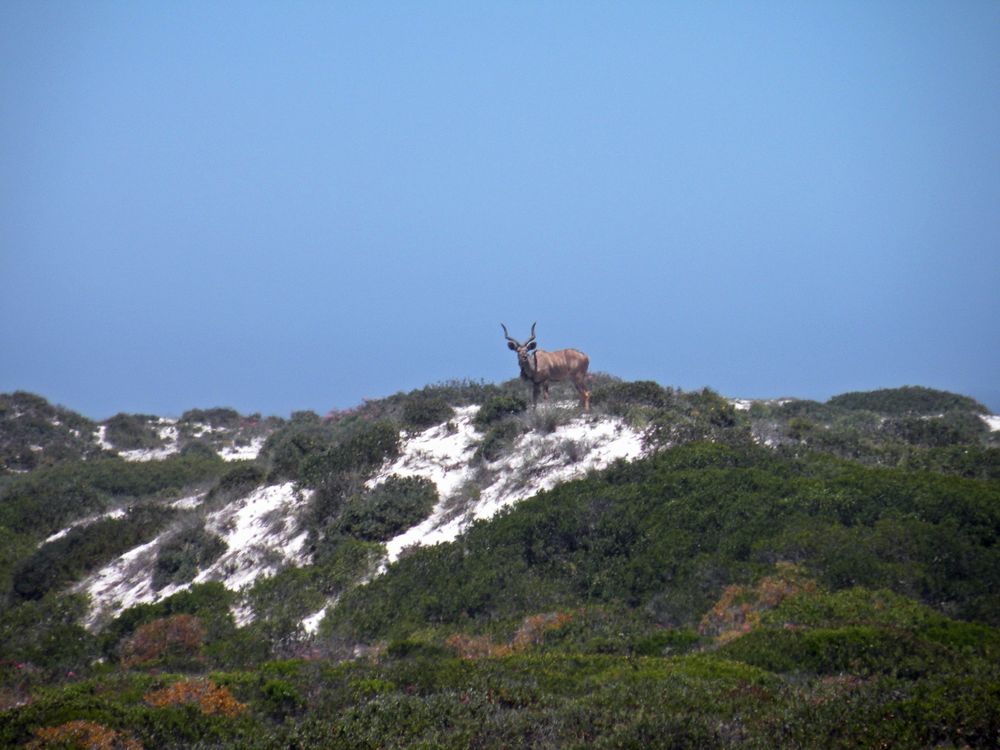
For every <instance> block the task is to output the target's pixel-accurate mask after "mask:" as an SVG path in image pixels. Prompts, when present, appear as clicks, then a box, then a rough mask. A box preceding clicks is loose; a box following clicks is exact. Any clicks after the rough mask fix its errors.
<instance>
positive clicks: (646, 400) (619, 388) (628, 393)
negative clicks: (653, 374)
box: [591, 380, 673, 416]
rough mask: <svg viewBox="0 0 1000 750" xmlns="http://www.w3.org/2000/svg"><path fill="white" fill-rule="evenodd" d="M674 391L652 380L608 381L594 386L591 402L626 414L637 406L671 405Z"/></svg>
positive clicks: (663, 406)
mask: <svg viewBox="0 0 1000 750" xmlns="http://www.w3.org/2000/svg"><path fill="white" fill-rule="evenodd" d="M672 397H673V391H672V390H671V389H669V388H663V387H662V386H661V385H660V384H659V383H654V382H653V381H651V380H637V381H633V382H617V383H608V384H607V385H604V386H602V387H599V388H594V390H593V392H592V394H591V403H592V404H593V405H594V406H595V407H600V408H601V409H604V410H605V411H607V412H609V413H611V414H617V415H618V416H625V415H626V414H628V412H629V411H630V410H631V409H634V408H636V407H651V408H654V409H663V408H665V407H667V406H669V405H670V403H671V400H672Z"/></svg>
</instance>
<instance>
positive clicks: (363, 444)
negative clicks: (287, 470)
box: [300, 422, 399, 487]
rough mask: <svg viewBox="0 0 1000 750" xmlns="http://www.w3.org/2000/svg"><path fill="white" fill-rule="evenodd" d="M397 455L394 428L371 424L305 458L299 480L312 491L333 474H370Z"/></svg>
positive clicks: (397, 434) (397, 438) (397, 439)
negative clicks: (353, 472) (369, 472)
mask: <svg viewBox="0 0 1000 750" xmlns="http://www.w3.org/2000/svg"><path fill="white" fill-rule="evenodd" d="M397 455H399V430H398V428H397V427H396V426H395V425H393V424H392V423H390V422H371V423H367V424H364V425H363V426H362V427H361V429H359V430H358V432H357V434H354V435H352V436H351V437H349V438H348V439H347V440H345V441H344V442H342V443H339V444H337V445H334V446H332V447H328V448H325V449H324V450H322V451H320V452H317V453H312V454H309V455H308V456H306V457H305V458H304V459H303V461H302V467H301V472H300V474H301V476H300V479H301V480H302V482H304V483H305V484H306V485H307V486H310V487H316V486H319V485H320V484H322V483H323V482H325V481H328V480H330V479H331V478H332V477H334V475H337V474H341V473H344V472H351V471H360V472H365V471H372V470H374V469H377V468H378V467H379V466H381V465H382V462H383V461H385V460H386V459H388V458H395V457H396V456H397Z"/></svg>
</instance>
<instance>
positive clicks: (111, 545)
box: [13, 505, 173, 599]
mask: <svg viewBox="0 0 1000 750" xmlns="http://www.w3.org/2000/svg"><path fill="white" fill-rule="evenodd" d="M172 515H173V514H172V512H171V511H170V510H168V509H164V508H159V507H155V506H150V505H143V506H138V507H136V508H134V509H129V512H128V513H127V514H126V515H125V516H124V517H123V518H104V519H101V520H98V521H95V522H94V523H91V524H87V525H84V526H77V527H75V528H73V529H71V530H70V531H69V532H68V533H67V534H66V535H65V536H62V537H60V538H59V539H56V540H54V541H52V542H49V543H48V544H45V545H42V546H41V547H39V548H38V549H37V550H36V551H35V552H34V553H33V554H32V555H30V556H29V557H28V558H26V559H24V560H23V561H21V563H20V564H18V566H17V567H16V568H15V569H14V581H13V590H14V594H15V596H17V597H19V598H20V599H40V598H41V597H42V596H44V595H45V594H47V593H48V592H49V591H52V590H54V589H56V588H59V587H61V586H64V585H66V584H68V583H70V582H71V581H74V580H77V579H78V578H79V577H81V576H83V575H86V574H87V573H90V572H91V571H93V570H95V569H96V568H98V567H99V566H101V565H103V564H104V563H106V562H108V561H110V560H112V559H114V558H115V557H117V556H118V555H120V554H122V553H124V552H127V551H128V550H130V549H132V548H133V547H136V546H138V545H139V544H142V543H143V542H146V541H149V540H150V539H151V538H153V536H155V534H156V533H157V532H158V531H159V530H160V529H161V528H163V526H164V524H165V523H166V522H167V520H168V519H170V518H171V517H172Z"/></svg>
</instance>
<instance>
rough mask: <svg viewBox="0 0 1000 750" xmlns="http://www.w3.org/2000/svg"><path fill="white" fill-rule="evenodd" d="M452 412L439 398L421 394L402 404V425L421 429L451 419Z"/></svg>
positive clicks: (446, 403)
mask: <svg viewBox="0 0 1000 750" xmlns="http://www.w3.org/2000/svg"><path fill="white" fill-rule="evenodd" d="M454 413H455V412H454V410H453V409H452V408H451V407H450V406H449V405H448V402H446V401H445V400H444V399H443V398H441V397H440V396H433V395H426V394H421V395H419V396H414V397H412V398H409V399H407V400H406V403H404V404H403V416H402V420H403V425H404V426H405V427H408V428H410V429H423V428H425V427H431V426H433V425H436V424H441V423H442V422H446V421H447V420H449V419H451V416H452V414H454Z"/></svg>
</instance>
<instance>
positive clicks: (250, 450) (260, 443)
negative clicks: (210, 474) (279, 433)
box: [219, 437, 267, 461]
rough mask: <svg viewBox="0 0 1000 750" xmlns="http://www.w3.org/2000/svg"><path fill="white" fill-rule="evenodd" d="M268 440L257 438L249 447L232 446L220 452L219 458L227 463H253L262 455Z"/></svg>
mask: <svg viewBox="0 0 1000 750" xmlns="http://www.w3.org/2000/svg"><path fill="white" fill-rule="evenodd" d="M266 440H267V438H264V437H255V438H254V439H253V440H251V441H250V443H249V445H232V446H227V447H225V448H223V449H222V450H221V451H219V456H220V457H221V458H222V459H223V460H225V461H252V460H254V459H255V458H257V456H258V455H260V451H261V449H262V448H263V447H264V442H265V441H266Z"/></svg>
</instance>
